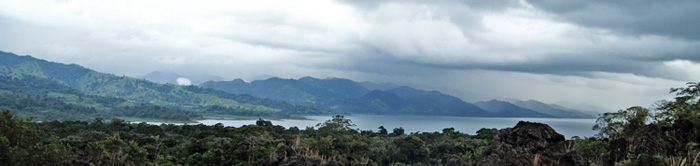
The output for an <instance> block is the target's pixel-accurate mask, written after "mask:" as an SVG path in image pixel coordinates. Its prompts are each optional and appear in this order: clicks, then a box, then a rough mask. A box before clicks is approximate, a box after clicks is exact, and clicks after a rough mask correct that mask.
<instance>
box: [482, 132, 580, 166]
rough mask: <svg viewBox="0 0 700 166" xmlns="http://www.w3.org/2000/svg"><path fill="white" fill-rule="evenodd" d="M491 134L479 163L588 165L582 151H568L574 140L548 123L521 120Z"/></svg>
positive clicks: (494, 165)
mask: <svg viewBox="0 0 700 166" xmlns="http://www.w3.org/2000/svg"><path fill="white" fill-rule="evenodd" d="M492 135H493V137H492V141H491V145H489V148H488V149H486V150H484V153H483V155H484V157H483V158H482V159H481V161H479V163H477V165H479V166H491V165H493V166H511V165H513V166H515V165H573V166H575V165H588V160H586V159H585V158H584V157H583V156H581V155H580V154H579V153H577V152H572V151H569V149H571V147H572V146H573V142H571V141H566V139H565V138H564V136H563V135H561V134H559V133H557V132H556V131H554V129H552V128H551V127H550V126H549V125H546V124H542V123H533V122H523V121H520V122H518V124H517V125H516V126H515V127H513V128H506V129H501V130H498V131H493V134H492Z"/></svg>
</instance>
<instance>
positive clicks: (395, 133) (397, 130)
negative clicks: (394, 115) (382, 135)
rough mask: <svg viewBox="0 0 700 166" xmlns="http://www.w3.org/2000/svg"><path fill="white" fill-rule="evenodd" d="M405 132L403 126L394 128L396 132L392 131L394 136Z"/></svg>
mask: <svg viewBox="0 0 700 166" xmlns="http://www.w3.org/2000/svg"><path fill="white" fill-rule="evenodd" d="M403 134H404V130H403V127H399V128H394V132H392V133H391V135H392V136H400V135H403Z"/></svg>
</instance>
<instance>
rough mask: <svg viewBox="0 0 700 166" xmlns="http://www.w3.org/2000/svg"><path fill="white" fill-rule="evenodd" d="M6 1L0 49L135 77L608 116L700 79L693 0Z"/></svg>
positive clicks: (0, 16)
mask: <svg viewBox="0 0 700 166" xmlns="http://www.w3.org/2000/svg"><path fill="white" fill-rule="evenodd" d="M0 3H1V4H3V5H0V27H2V31H0V49H1V50H4V51H9V52H14V53H17V54H29V55H32V56H35V57H39V58H44V59H48V60H51V61H57V62H63V63H76V64H80V65H83V66H86V67H89V68H92V69H96V70H98V71H102V72H108V73H114V74H118V75H129V76H135V77H138V76H141V75H144V74H146V73H149V72H151V71H155V70H160V71H163V70H166V71H175V72H178V73H182V74H188V75H192V74H198V73H200V74H201V73H206V74H212V75H220V76H223V77H226V78H228V79H234V78H244V79H246V80H253V79H260V78H264V77H267V76H278V77H284V78H298V77H303V76H314V77H322V78H323V77H343V78H351V79H355V80H358V81H375V82H395V83H398V84H406V85H411V86H416V87H419V88H425V89H436V90H441V91H443V92H445V93H448V94H452V95H455V96H458V97H461V98H462V99H464V100H467V101H479V100H488V99H491V98H517V99H523V100H527V99H536V100H542V101H545V102H550V103H560V104H568V105H569V106H576V105H579V106H580V105H598V106H602V107H604V108H606V109H608V110H606V111H609V110H611V109H622V108H625V107H628V106H632V105H642V106H649V105H651V104H652V103H653V102H654V101H656V100H659V99H663V98H668V97H669V95H668V94H667V91H668V88H670V87H679V86H683V84H684V83H685V82H689V81H698V80H699V79H700V50H699V49H700V42H699V41H700V33H698V32H697V29H700V20H698V19H697V16H698V12H697V11H700V2H698V1H690V0H688V1H674V2H665V1H597V0H596V1H585V0H581V1H552V0H530V1H524V0H520V1H517V0H511V1H477V0H466V1H458V0H437V1H435V0H433V1H428V0H409V1H396V0H372V1H346V0H339V1H334V0H302V1H273V0H261V1H255V2H242V1H233V2H231V1H216V0H214V1H201V2H199V1H198V2H180V1H145V2H144V1H136V0H134V1H128V0H127V1H116V0H114V1H112V0H108V1H72V0H64V1H51V0H0Z"/></svg>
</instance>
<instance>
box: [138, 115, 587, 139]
mask: <svg viewBox="0 0 700 166" xmlns="http://www.w3.org/2000/svg"><path fill="white" fill-rule="evenodd" d="M306 118H307V119H306V120H299V119H281V120H270V121H271V122H272V124H273V125H280V126H284V127H285V128H289V127H292V126H296V127H298V128H299V129H305V128H306V127H307V126H315V125H316V124H318V123H323V122H325V121H326V120H329V119H331V118H332V116H306ZM345 118H347V119H350V120H352V123H353V124H355V125H357V126H355V128H359V129H361V130H373V131H377V130H378V129H377V128H378V127H379V126H384V127H385V128H386V129H387V130H388V131H389V132H390V133H391V132H392V130H393V129H394V128H398V127H402V128H403V129H404V130H405V131H406V133H409V132H434V131H438V132H442V129H444V128H449V127H454V128H455V130H457V131H460V132H463V133H467V134H476V131H478V130H479V129H481V128H497V129H502V128H507V127H513V126H515V125H516V124H517V123H518V121H521V120H522V121H530V122H540V123H545V124H548V125H550V126H552V128H554V130H556V131H557V132H559V133H561V134H563V135H564V136H565V137H566V138H567V139H568V138H571V137H572V136H580V137H582V138H583V137H591V136H593V135H594V134H596V133H597V131H594V130H591V128H592V127H593V125H594V124H595V119H568V118H484V117H452V116H418V115H346V116H345ZM256 121H257V120H221V119H206V120H200V121H199V123H202V124H204V125H214V124H216V123H222V124H223V125H224V126H233V127H240V126H243V125H250V124H255V122H256ZM148 123H149V124H161V123H160V122H148Z"/></svg>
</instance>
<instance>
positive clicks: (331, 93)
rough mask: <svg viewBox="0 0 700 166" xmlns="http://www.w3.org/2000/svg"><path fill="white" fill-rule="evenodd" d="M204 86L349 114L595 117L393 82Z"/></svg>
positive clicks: (300, 81) (314, 81)
mask: <svg viewBox="0 0 700 166" xmlns="http://www.w3.org/2000/svg"><path fill="white" fill-rule="evenodd" d="M200 86H201V87H205V88H212V89H218V90H222V91H225V92H229V93H234V94H250V95H253V96H259V97H263V98H270V99H275V100H282V101H287V102H290V103H295V104H314V105H319V106H323V107H326V108H330V109H332V110H335V111H339V112H347V113H373V114H416V115H454V116H478V117H557V118H592V117H593V116H592V115H589V114H586V113H583V112H581V111H577V110H574V109H569V108H565V107H563V106H559V105H553V104H545V103H542V102H539V101H535V100H528V101H518V100H512V101H499V100H491V101H487V102H477V103H474V104H472V103H469V102H466V101H463V100H461V99H459V98H457V97H454V96H450V95H447V94H444V93H441V92H438V91H425V90H419V89H415V88H411V87H408V86H398V85H395V84H391V83H382V84H377V83H372V82H355V81H352V80H349V79H342V78H327V79H318V78H313V77H303V78H300V79H282V78H276V77H273V78H269V79H265V80H255V81H252V82H245V81H243V80H242V79H235V80H231V81H207V82H204V83H202V84H200Z"/></svg>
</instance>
